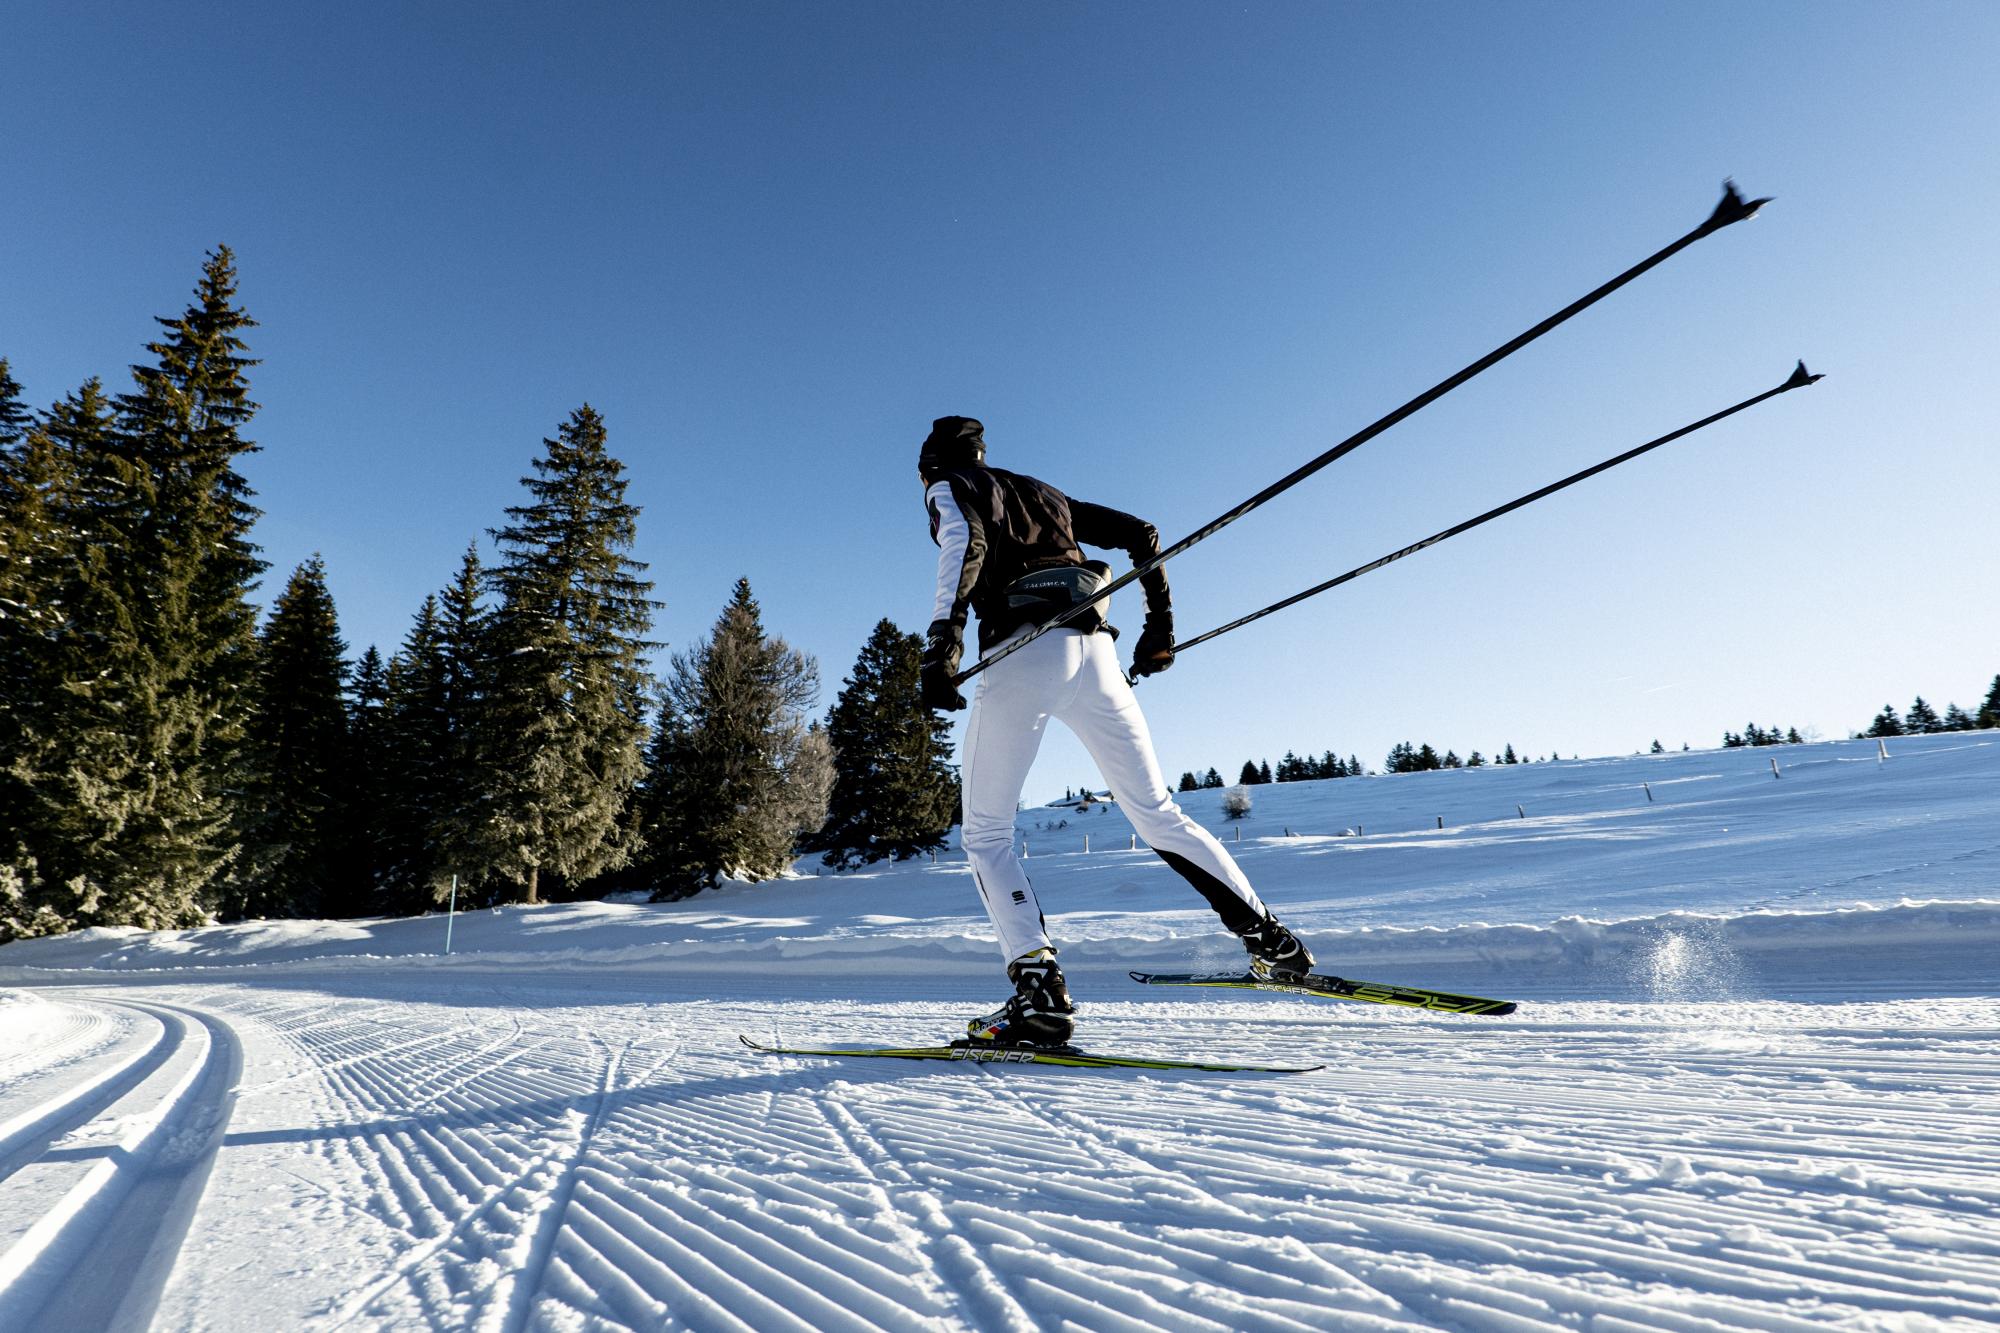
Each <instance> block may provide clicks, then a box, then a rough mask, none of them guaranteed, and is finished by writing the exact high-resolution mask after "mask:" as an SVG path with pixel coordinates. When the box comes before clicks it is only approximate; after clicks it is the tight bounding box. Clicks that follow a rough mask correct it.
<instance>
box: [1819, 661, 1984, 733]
mask: <svg viewBox="0 0 2000 1333" xmlns="http://www.w3.org/2000/svg"><path fill="white" fill-rule="evenodd" d="M1989 727H2000V676H1995V677H1994V678H1993V684H1992V686H1991V687H1989V688H1988V689H1987V691H1986V698H1985V699H1984V700H1983V701H1982V702H1981V703H1980V705H1979V709H1978V711H1977V712H1971V713H1968V712H1967V711H1966V710H1965V709H1963V708H1960V707H1959V706H1958V705H1957V704H1946V705H1945V710H1944V713H1943V715H1942V716H1940V715H1939V713H1938V711H1937V709H1935V708H1933V707H1931V705H1929V704H1927V703H1925V702H1924V696H1923V695H1921V694H1920V695H1918V696H1917V697H1916V701H1915V702H1914V703H1912V704H1911V705H1910V707H1909V709H1908V711H1906V712H1905V713H1904V714H1903V715H1902V716H1901V717H1898V716H1897V715H1896V706H1895V705H1894V704H1883V705H1882V711H1881V712H1879V713H1877V714H1876V715H1875V720H1874V721H1872V722H1870V723H1869V724H1868V730H1866V731H1858V732H1855V733H1854V734H1855V735H1856V736H1861V737H1870V738H1873V737H1877V736H1929V735H1932V734H1934V733H1936V732H1944V731H1982V730H1985V729H1987V728H1989Z"/></svg>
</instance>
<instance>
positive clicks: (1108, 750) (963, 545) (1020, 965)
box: [917, 417, 1313, 1046]
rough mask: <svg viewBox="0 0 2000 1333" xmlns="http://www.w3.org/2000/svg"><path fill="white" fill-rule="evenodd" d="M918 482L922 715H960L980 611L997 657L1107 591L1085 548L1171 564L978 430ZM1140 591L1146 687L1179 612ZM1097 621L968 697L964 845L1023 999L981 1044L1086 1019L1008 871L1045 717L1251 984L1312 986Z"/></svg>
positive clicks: (948, 449)
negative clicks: (1180, 795) (1173, 772)
mask: <svg viewBox="0 0 2000 1333" xmlns="http://www.w3.org/2000/svg"><path fill="white" fill-rule="evenodd" d="M917 471H918V473H919V475H920V476H921V477H922V478H923V483H924V503H925V506H926V507H927V508H928V509H929V511H930V523H931V539H932V540H933V541H935V542H936V543H937V545H938V583H937V602H936V606H935V609H934V610H933V612H932V618H931V626H930V631H929V633H928V635H927V636H926V641H925V648H924V660H923V675H922V690H923V700H924V703H925V705H926V706H927V707H930V708H940V709H946V710H957V709H961V708H964V707H965V706H966V703H965V697H964V696H963V695H961V694H960V693H959V691H958V688H957V686H956V685H954V684H953V682H952V677H953V676H954V675H956V674H957V672H958V668H959V661H960V658H961V656H962V655H963V653H964V649H965V622H966V615H967V612H968V610H970V611H975V612H977V613H978V615H979V647H980V651H981V652H982V653H987V652H991V651H992V650H994V649H996V648H998V647H1000V646H1002V645H1003V644H1005V643H1008V642H1010V641H1011V640H1013V639H1015V638H1020V637H1025V636H1026V635H1027V634H1029V633H1030V632H1032V631H1033V629H1034V628H1035V626H1037V625H1039V624H1042V623H1043V622H1045V621H1047V620H1048V619H1050V618H1051V617H1052V616H1055V615H1058V614H1060V613H1061V612H1063V611H1066V610H1068V609H1070V608H1071V607H1073V606H1076V605H1077V604H1079V603H1081V602H1084V601H1087V600H1088V599H1089V597H1090V595H1091V594H1092V593H1093V592H1095V591H1096V590H1097V589H1099V588H1101V587H1103V586H1104V584H1105V583H1107V582H1109V580H1110V574H1111V569H1110V566H1108V565H1106V564H1104V563H1102V562H1101V561H1092V560H1086V559H1085V558H1084V556H1083V553H1082V552H1081V551H1080V550H1078V549H1077V548H1078V543H1079V542H1080V543H1083V544H1085V545H1089V546H1096V547H1102V548H1106V549H1114V550H1119V551H1123V552H1124V553H1125V554H1127V555H1128V556H1130V557H1131V559H1132V562H1133V564H1134V565H1135V566H1136V565H1138V564H1140V563H1142V562H1144V561H1146V560H1150V559H1151V558H1152V557H1153V556H1155V555H1158V554H1159V551H1160V539H1159V534H1158V533H1157V532H1156V531H1154V529H1153V526H1152V524H1150V523H1146V522H1143V521H1142V520H1140V519H1137V518H1134V517H1133V516H1132V515H1130V514H1123V513H1120V512H1118V511H1117V510H1115V509H1106V508H1104V507H1102V506H1100V505H1094V504H1087V503H1085V502H1083V501H1081V500H1072V499H1070V498H1069V497H1067V496H1065V495H1064V494H1063V493H1062V492H1060V491H1058V490H1057V489H1056V488H1055V487H1053V486H1050V485H1048V484H1047V483H1046V482H1041V481H1037V480H1036V479H1034V478H1033V477H1026V476H1022V475H1020V474H1018V473H1014V472H1005V471H1002V470H1001V469H999V468H994V467H988V466H987V465H986V441H985V428H984V427H983V426H982V425H981V424H980V423H979V422H977V421H975V420H973V419H972V418H970V417H940V418H938V419H937V421H936V422H934V423H933V424H932V426H931V433H930V435H929V436H928V437H927V438H926V439H925V440H924V443H923V447H922V449H921V450H920V451H919V453H918V456H917ZM1139 582H1140V586H1141V588H1143V589H1144V591H1145V595H1146V621H1145V627H1144V628H1143V629H1142V630H1141V631H1140V634H1139V641H1138V643H1137V644H1136V645H1135V648H1134V652H1133V663H1132V670H1133V671H1134V672H1135V673H1136V674H1138V675H1141V676H1150V675H1153V674H1155V673H1157V672H1161V671H1165V670H1166V669H1167V668H1168V667H1170V666H1172V665H1173V662H1174V654H1173V643H1174V618H1173V609H1172V605H1171V602H1170V600H1169V597H1168V593H1167V577H1166V574H1165V573H1164V572H1163V571H1161V570H1157V569H1156V570H1153V571H1152V572H1151V573H1149V574H1147V575H1146V576H1145V577H1144V578H1143V579H1141V580H1140V581H1139ZM1103 609H1104V608H1103V604H1102V603H1100V604H1098V605H1097V606H1095V607H1093V608H1092V609H1091V610H1089V611H1086V612H1084V613H1083V614H1082V615H1080V616H1079V617H1078V618H1077V619H1075V620H1072V621H1070V622H1069V623H1068V624H1067V625H1065V626H1063V627H1062V628H1060V629H1055V630H1051V631H1050V632H1049V633H1047V634H1044V635H1042V636H1041V637H1040V638H1039V639H1037V640H1035V642H1033V643H1031V644H1029V645H1027V646H1026V647H1024V648H1022V649H1021V650H1020V651H1019V652H1017V653H1015V654H1013V655H1012V656H1010V657H1008V658H1007V659H1006V660H1005V661H1002V662H998V663H996V664H994V665H993V666H992V667H990V668H989V669H987V670H986V671H985V672H984V673H982V674H981V676H980V678H979V686H978V689H977V690H976V691H975V692H974V695H973V700H972V716H971V718H970V719H969V722H968V725H967V729H966V736H965V752H964V756H963V761H962V764H961V780H962V787H963V792H964V821H963V842H964V844H965V854H966V857H967V859H968V860H970V861H971V863H972V877H973V883H974V884H975V885H977V886H978V889H979V896H980V899H981V900H982V901H983V902H984V903H985V904H986V912H987V915H988V916H990V917H991V918H992V920H993V929H994V930H995V932H997V933H998V935H999V936H1000V953H1001V956H1002V957H1003V958H1004V959H1006V961H1007V976H1008V979H1009V980H1010V981H1012V982H1013V983H1014V994H1013V995H1012V996H1011V997H1010V998H1009V999H1008V1000H1007V1002H1006V1003H1005V1004H1003V1005H1001V1006H1000V1007H999V1008H998V1009H996V1010H994V1011H993V1012H992V1013H990V1014H986V1015H983V1016H981V1017H979V1018H975V1019H973V1020H972V1021H970V1022H969V1023H967V1024H966V1031H967V1033H968V1034H969V1035H970V1036H971V1037H972V1038H973V1039H974V1040H977V1041H990V1042H995V1043H999V1044H1004V1045H1010V1046H1014V1045H1027V1046H1060V1045H1063V1044H1065V1043H1066V1042H1068V1040H1069V1038H1070V1034H1071V1033H1072V1032H1073V1031H1074V1029H1075V1014H1076V1007H1075V1005H1074V1004H1072V1003H1071V1001H1070V997H1069V988H1068V987H1067V986H1066V985H1065V984H1064V982H1063V975H1062V969H1061V967H1059V966H1058V965H1057V963H1056V949H1055V946H1054V945H1053V944H1052V943H1051V942H1050V940H1049V935H1048V929H1047V923H1046V922H1045V921H1044V919H1043V917H1042V911H1041V907H1040V905H1039V903H1038V902H1037V901H1036V899H1035V890H1034V887H1033V886H1032V885H1030V884H1029V882H1028V877H1027V875H1026V873H1025V872H1024V871H1023V870H1022V868H1021V862H1020V860H1019V858H1018V857H1016V856H1015V855H1014V811H1015V808H1016V806H1017V804H1018V803H1019V800H1020V796H1021V784H1022V783H1023V782H1024V781H1026V780H1027V776H1028V766H1029V765H1030V764H1032V763H1033V762H1034V758H1035V752H1036V750H1037V749H1039V748H1040V746H1041V741H1042V729H1043V728H1044V727H1045V726H1046V725H1047V724H1048V720H1049V719H1050V718H1051V717H1053V718H1056V719H1058V720H1059V721H1061V722H1063V723H1064V724H1065V725H1067V726H1068V727H1069V729H1070V730H1071V731H1073V732H1075V733H1076V735H1077V737H1078V739H1080V740H1081V741H1082V742H1083V744H1084V747H1085V748H1086V749H1088V750H1089V751H1090V755H1091V758H1092V759H1094V760H1096V762H1097V766H1098V769H1099V770H1100V771H1101V772H1102V773H1103V774H1104V779H1105V781H1106V782H1107V783H1108V784H1109V785H1110V787H1111V793H1112V795H1113V797H1114V798H1116V800H1117V801H1118V804H1119V807H1120V808H1121V809H1123V810H1124V812H1125V817H1126V818H1127V819H1129V820H1130V821H1131V822H1132V826H1133V827H1134V828H1135V829H1137V830H1138V833H1139V836H1140V837H1142V838H1144V839H1145V840H1146V844H1147V846H1149V847H1151V848H1152V849H1153V850H1154V851H1155V852H1157V853H1158V854H1159V856H1160V858H1161V859H1162V860H1164V861H1165V862H1166V863H1167V864H1168V865H1170V866H1172V867H1173V868H1174V870H1175V871H1177V872H1179V874H1180V875H1181V877H1182V878H1184V879H1186V880H1187V881H1188V883H1190V884H1192V885H1193V886H1194V888H1195V889H1196V891H1198V892H1199V893H1200V894H1201V895H1202V897H1203V898H1205V899H1207V901H1208V904H1209V906H1210V907H1212V908H1214V909H1215V914H1216V915H1217V916H1219V917H1220V918H1221V919H1222V923H1223V925H1224V926H1225V927H1227V928H1228V929H1229V930H1230V931H1232V932H1233V933H1235V934H1236V935H1237V936H1238V937H1239V938H1240V939H1242V941H1243V945H1244V948H1245V949H1247V950H1248V951H1249V954H1250V967H1251V971H1252V972H1253V973H1255V974H1256V975H1257V976H1259V977H1260V978H1263V979H1266V980H1274V979H1288V978H1296V977H1301V976H1304V975H1305V974H1306V973H1308V972H1310V971H1311V969H1312V965H1313V957H1312V954H1311V953H1309V952H1308V951H1307V950H1306V947H1305V945H1303V944H1301V943H1300V942H1299V939H1298V937H1297V936H1295V935H1294V934H1292V932H1291V931H1289V930H1287V929H1286V928H1285V927H1284V926H1282V925H1280V924H1279V923H1278V920H1277V918H1276V917H1274V916H1273V915H1272V914H1271V911H1270V909H1269V908H1267V907H1265V905H1264V904H1263V902H1262V901H1261V900H1260V899H1259V898H1258V897H1257V892H1256V890H1255V889H1253V888H1251V887H1250V881H1249V880H1248V879H1247V878H1246V877H1245V876H1244V874H1243V872H1242V870H1241V869H1239V868H1238V867H1237V865H1236V862H1235V861H1233V860H1232V859H1230V856H1229V853H1228V852H1226V851H1224V850H1223V849H1222V844H1221V843H1219V842H1217V841H1216V840H1215V838H1214V836H1213V835H1211V834H1210V833H1209V832H1208V831H1207V830H1206V829H1203V828H1202V827H1201V826H1200V825H1198V824H1196V823H1195V822H1194V821H1193V820H1191V819H1189V818H1188V817H1187V816H1186V815H1185V814H1182V813H1181V809H1180V807H1179V806H1178V805H1176V804H1174V800H1173V797H1172V796H1171V795H1170V794H1169V793H1168V791H1167V784H1166V779H1165V777H1164V776H1163V775H1162V774H1161V772H1160V761H1159V760H1158V758H1156V757H1155V755H1154V753H1153V741H1152V737H1151V735H1150V734H1148V732H1147V730H1146V719H1145V717H1144V716H1143V715H1142V714H1141V713H1140V712H1139V704H1138V700H1136V699H1135V698H1134V697H1133V695H1132V687H1131V686H1130V685H1129V684H1127V682H1126V679H1125V676H1124V674H1123V673H1122V672H1121V671H1120V670H1119V666H1118V655H1117V650H1116V648H1115V647H1114V645H1113V643H1112V640H1113V639H1114V638H1115V637H1116V635H1117V631H1116V630H1115V629H1113V628H1112V627H1111V626H1109V625H1108V624H1106V623H1105V620H1104V615H1103Z"/></svg>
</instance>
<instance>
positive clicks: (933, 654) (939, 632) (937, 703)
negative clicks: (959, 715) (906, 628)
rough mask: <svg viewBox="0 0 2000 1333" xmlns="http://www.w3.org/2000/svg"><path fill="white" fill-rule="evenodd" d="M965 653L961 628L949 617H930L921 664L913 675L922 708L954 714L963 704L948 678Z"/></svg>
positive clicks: (956, 688) (963, 631) (956, 670)
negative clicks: (917, 671)
mask: <svg viewBox="0 0 2000 1333" xmlns="http://www.w3.org/2000/svg"><path fill="white" fill-rule="evenodd" d="M964 654H965V628H964V627H963V626H961V625H959V624H957V623H955V622H953V621H950V620H933V621H932V622H931V627H930V630H929V632H927V633H926V634H925V635H924V666H923V672H922V674H920V675H919V676H918V678H917V681H918V687H919V690H920V692H921V693H922V695H923V700H924V707H926V708H941V709H943V710H944V711H945V712H947V713H956V712H957V711H958V710H959V709H961V708H963V707H965V696H964V695H962V694H960V693H959V692H958V686H956V685H954V684H952V683H951V678H952V677H953V676H955V675H957V674H958V659H959V658H960V657H962V656H964Z"/></svg>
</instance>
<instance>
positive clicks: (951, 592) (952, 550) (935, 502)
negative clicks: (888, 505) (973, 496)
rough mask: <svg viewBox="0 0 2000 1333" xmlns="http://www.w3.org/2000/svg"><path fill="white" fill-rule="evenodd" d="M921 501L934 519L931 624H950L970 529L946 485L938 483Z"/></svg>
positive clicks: (970, 533) (944, 482) (949, 487)
mask: <svg viewBox="0 0 2000 1333" xmlns="http://www.w3.org/2000/svg"><path fill="white" fill-rule="evenodd" d="M924 499H925V500H926V501H927V502H928V503H929V504H930V506H931V508H932V509H934V510H936V511H937V516H938V523H937V543H938V576H937V602H936V604H935V605H934V606H933V607H932V608H931V621H932V623H936V622H937V621H940V620H950V619H951V614H952V608H953V607H954V606H956V605H957V602H958V581H959V578H960V576H961V575H962V574H963V573H964V571H965V548H966V547H967V546H969V545H970V544H971V542H972V529H971V528H970V527H968V526H967V525H966V522H965V515H963V514H961V513H959V512H958V501H957V500H955V499H953V498H952V494H951V483H950V482H947V481H941V482H938V483H937V484H936V485H935V486H932V487H931V488H930V490H928V491H927V492H925V493H924Z"/></svg>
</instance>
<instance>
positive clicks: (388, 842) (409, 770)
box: [357, 551, 479, 915]
mask: <svg viewBox="0 0 2000 1333" xmlns="http://www.w3.org/2000/svg"><path fill="white" fill-rule="evenodd" d="M453 587H454V591H455V592H456V593H457V594H458V596H459V597H460V598H461V599H462V600H461V603H460V608H459V616H460V618H461V621H463V620H464V618H466V617H467V616H469V617H470V618H471V621H472V628H473V631H474V634H475V636H476V633H477V628H478V617H479V606H478V598H479V557H478V555H477V554H476V553H474V552H470V551H469V552H467V555H466V563H465V565H464V566H463V567H462V569H461V573H460V579H459V582H458V583H457V584H455V585H453ZM451 682H452V662H451V657H450V654H449V652H448V649H447V631H446V627H445V623H444V618H443V616H442V614H441V613H440V611H439V609H438V599H437V598H436V597H435V596H432V597H426V598H424V601H423V605H422V606H420V607H419V608H418V609H417V614H416V617H415V620H414V622H413V623H412V624H411V626H410V632H409V633H408V634H407V635H406V636H405V637H404V639H403V646H402V647H401V648H399V649H398V650H397V652H396V656H395V657H394V658H393V659H391V660H390V663H389V670H388V679H387V682H386V689H385V694H386V698H385V699H384V701H383V704H382V718H381V734H382V741H381V749H382V760H381V767H380V769H379V770H378V775H377V790H378V791H379V792H380V797H379V803H378V805H377V809H378V810H379V814H378V815H377V817H376V819H375V821H373V822H374V823H375V825H376V828H377V830H378V832H377V833H376V838H377V840H378V847H379V849H380V850H379V854H378V855H379V865H380V880H379V883H380V890H379V895H380V902H381V907H382V910H383V911H385V912H389V913H394V914H398V915H401V914H413V913H420V912H423V911H426V910H428V909H429V908H430V907H432V906H434V905H435V904H436V900H437V891H438V888H439V884H438V881H439V880H440V879H443V881H444V884H445V886H446V887H447V888H448V886H449V884H450V874H451V871H450V870H449V869H447V868H446V866H447V862H448V861H449V860H450V858H449V857H448V856H447V855H445V854H444V849H445V844H446V843H447V842H448V841H450V840H451V838H452V833H453V830H454V829H462V828H464V827H465V826H466V825H467V824H468V823H470V822H471V821H472V819H473V813H472V811H471V809H470V802H469V801H468V800H466V799H465V792H466V790H467V779H468V778H469V776H470V771H469V769H470V756H469V755H467V754H465V753H462V749H463V743H464V742H465V741H466V740H467V739H468V738H469V736H470V735H471V734H472V725H471V724H472V719H471V718H470V717H469V716H468V715H466V714H464V713H462V712H460V711H458V710H457V709H455V708H454V706H453V705H454V699H453V691H452V688H451ZM357 748H360V747H357ZM473 896H474V895H471V894H468V898H469V899H470V898H472V897H473Z"/></svg>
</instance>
